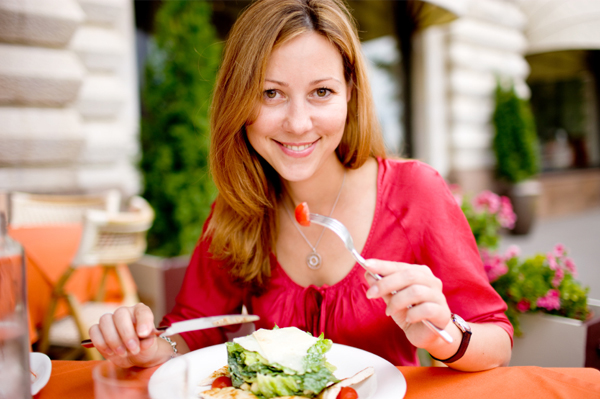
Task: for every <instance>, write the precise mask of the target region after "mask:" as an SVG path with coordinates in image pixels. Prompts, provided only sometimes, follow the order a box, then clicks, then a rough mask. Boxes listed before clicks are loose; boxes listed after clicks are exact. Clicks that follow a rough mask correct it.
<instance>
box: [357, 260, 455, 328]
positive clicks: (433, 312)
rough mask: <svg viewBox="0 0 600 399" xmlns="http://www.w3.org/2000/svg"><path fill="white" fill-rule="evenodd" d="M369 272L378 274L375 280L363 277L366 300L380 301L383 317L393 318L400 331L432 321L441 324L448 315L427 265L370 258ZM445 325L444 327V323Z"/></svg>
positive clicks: (437, 280)
mask: <svg viewBox="0 0 600 399" xmlns="http://www.w3.org/2000/svg"><path fill="white" fill-rule="evenodd" d="M367 262H368V265H369V270H370V271H371V272H373V273H377V274H379V275H381V276H382V277H383V278H382V279H381V280H376V279H375V278H373V277H372V276H370V275H369V273H366V274H365V278H366V280H367V282H368V283H369V284H370V285H371V287H370V288H369V289H368V290H367V297H368V298H371V299H374V298H383V299H384V301H385V302H386V304H387V307H386V311H385V312H386V315H388V316H392V315H393V316H394V319H395V320H396V321H397V322H398V324H399V325H400V327H402V328H403V329H404V328H405V327H407V326H409V325H410V324H413V323H417V322H419V321H422V320H425V319H432V320H433V322H435V321H439V322H440V323H442V324H444V321H447V319H448V317H449V315H450V309H449V308H448V305H447V302H446V297H445V296H444V294H443V292H442V282H441V280H440V279H439V278H437V277H436V276H434V275H433V273H432V272H431V269H429V267H427V266H422V265H413V264H407V263H400V262H388V261H381V260H375V259H370V260H368V261H367ZM444 325H445V324H444Z"/></svg>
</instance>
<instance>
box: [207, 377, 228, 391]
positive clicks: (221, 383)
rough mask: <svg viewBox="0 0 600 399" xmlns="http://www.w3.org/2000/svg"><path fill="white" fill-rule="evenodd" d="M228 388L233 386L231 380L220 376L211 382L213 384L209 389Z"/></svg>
mask: <svg viewBox="0 0 600 399" xmlns="http://www.w3.org/2000/svg"><path fill="white" fill-rule="evenodd" d="M230 386H233V384H232V383H231V378H229V377H226V376H224V375H222V376H221V377H217V378H215V380H214V381H213V383H212V385H211V386H210V387H211V388H227V387H230Z"/></svg>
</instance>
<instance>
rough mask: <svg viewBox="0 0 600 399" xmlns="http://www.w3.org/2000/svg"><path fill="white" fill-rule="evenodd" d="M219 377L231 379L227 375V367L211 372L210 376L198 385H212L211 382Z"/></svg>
mask: <svg viewBox="0 0 600 399" xmlns="http://www.w3.org/2000/svg"><path fill="white" fill-rule="evenodd" d="M219 377H231V375H230V374H229V366H223V367H221V368H220V369H218V370H215V371H213V372H212V373H211V375H209V376H208V377H206V378H205V379H203V380H202V381H200V382H199V383H198V385H200V386H204V385H212V383H213V381H214V380H216V379H217V378H219Z"/></svg>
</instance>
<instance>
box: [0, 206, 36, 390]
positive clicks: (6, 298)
mask: <svg viewBox="0 0 600 399" xmlns="http://www.w3.org/2000/svg"><path fill="white" fill-rule="evenodd" d="M26 292H27V280H26V279H25V263H24V258H23V248H22V247H21V246H20V245H19V243H17V242H16V241H14V240H12V239H11V238H10V237H9V236H8V234H7V231H6V218H5V215H4V213H3V212H0V399H24V398H29V399H30V398H31V373H30V370H29V333H28V328H27V301H26Z"/></svg>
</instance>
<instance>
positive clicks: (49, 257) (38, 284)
mask: <svg viewBox="0 0 600 399" xmlns="http://www.w3.org/2000/svg"><path fill="white" fill-rule="evenodd" d="M82 230H83V228H82V225H81V224H65V225H44V226H32V227H18V228H11V227H10V226H9V230H8V233H9V235H10V236H11V237H12V238H13V239H14V240H16V241H18V242H19V243H20V244H21V245H22V246H23V248H24V250H25V262H26V265H27V266H26V267H27V308H28V313H29V340H30V342H31V343H34V342H35V341H37V340H38V338H39V337H38V334H37V329H38V328H40V327H41V325H42V323H43V321H44V317H45V315H46V312H47V310H48V305H49V302H50V298H51V297H52V290H53V288H54V286H55V285H56V283H57V282H58V280H59V278H60V276H61V275H62V274H63V273H64V272H65V271H66V270H67V268H68V267H69V264H70V262H71V260H72V259H73V257H74V256H75V253H76V252H77V248H78V246H79V241H80V240H81V234H82ZM124 272H125V273H126V274H127V275H129V276H130V274H129V269H127V267H126V266H125V265H124ZM101 276H102V270H101V269H100V267H89V268H88V267H86V268H82V269H78V270H77V271H76V272H74V273H73V275H72V276H71V279H70V280H69V282H68V283H67V286H66V290H67V291H68V292H71V293H73V294H75V296H76V297H77V299H78V300H79V301H80V302H85V301H88V300H90V299H92V298H93V297H94V295H95V294H96V289H97V287H98V286H99V285H100V281H101ZM132 281H133V279H132ZM120 293H121V290H120V288H119V285H118V283H117V281H116V279H114V278H113V276H112V275H111V276H110V278H109V279H108V281H107V300H114V301H119V300H120V299H121V295H120ZM66 314H67V306H66V304H64V303H60V304H59V306H58V307H57V311H56V316H57V317H61V316H64V315H66Z"/></svg>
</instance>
